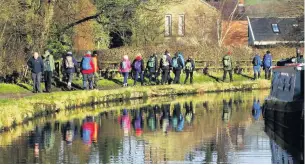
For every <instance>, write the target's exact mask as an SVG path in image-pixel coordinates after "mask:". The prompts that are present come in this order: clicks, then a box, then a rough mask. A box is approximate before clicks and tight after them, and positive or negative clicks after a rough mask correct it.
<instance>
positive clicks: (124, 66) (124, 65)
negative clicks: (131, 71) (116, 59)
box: [121, 61, 127, 69]
mask: <svg viewBox="0 0 305 165" xmlns="http://www.w3.org/2000/svg"><path fill="white" fill-rule="evenodd" d="M126 68H127V64H126V61H122V62H121V69H126Z"/></svg>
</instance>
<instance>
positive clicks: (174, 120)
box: [172, 117, 178, 128]
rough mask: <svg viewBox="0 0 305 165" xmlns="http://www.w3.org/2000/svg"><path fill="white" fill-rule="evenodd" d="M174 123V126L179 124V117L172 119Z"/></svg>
mask: <svg viewBox="0 0 305 165" xmlns="http://www.w3.org/2000/svg"><path fill="white" fill-rule="evenodd" d="M172 125H173V128H176V127H177V125H178V117H173V119H172Z"/></svg>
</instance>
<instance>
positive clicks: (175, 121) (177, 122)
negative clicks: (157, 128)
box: [172, 103, 184, 131]
mask: <svg viewBox="0 0 305 165" xmlns="http://www.w3.org/2000/svg"><path fill="white" fill-rule="evenodd" d="M172 126H173V129H174V130H176V131H182V130H183V128H184V117H183V116H182V114H181V106H180V104H179V103H177V104H175V105H174V111H173V117H172Z"/></svg>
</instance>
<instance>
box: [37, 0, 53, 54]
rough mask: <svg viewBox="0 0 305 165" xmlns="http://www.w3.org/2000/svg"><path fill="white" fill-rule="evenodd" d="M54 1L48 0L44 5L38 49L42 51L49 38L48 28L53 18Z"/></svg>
mask: <svg viewBox="0 0 305 165" xmlns="http://www.w3.org/2000/svg"><path fill="white" fill-rule="evenodd" d="M55 1H56V0H49V1H48V2H47V3H44V9H45V17H44V22H43V28H44V29H43V31H42V33H41V35H42V36H41V38H42V40H41V44H40V49H41V50H42V49H43V47H44V46H45V44H46V43H47V40H48V38H49V32H50V26H51V24H52V20H53V16H54V4H55Z"/></svg>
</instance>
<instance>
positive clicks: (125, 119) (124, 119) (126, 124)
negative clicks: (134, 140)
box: [119, 109, 130, 136]
mask: <svg viewBox="0 0 305 165" xmlns="http://www.w3.org/2000/svg"><path fill="white" fill-rule="evenodd" d="M119 122H120V125H121V128H122V129H123V130H124V135H125V136H127V135H128V133H129V130H130V117H129V115H128V112H127V110H126V109H124V110H123V114H122V115H121V116H120V117H119Z"/></svg>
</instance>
